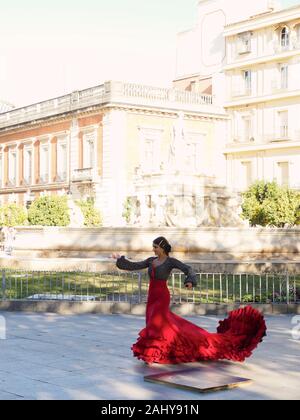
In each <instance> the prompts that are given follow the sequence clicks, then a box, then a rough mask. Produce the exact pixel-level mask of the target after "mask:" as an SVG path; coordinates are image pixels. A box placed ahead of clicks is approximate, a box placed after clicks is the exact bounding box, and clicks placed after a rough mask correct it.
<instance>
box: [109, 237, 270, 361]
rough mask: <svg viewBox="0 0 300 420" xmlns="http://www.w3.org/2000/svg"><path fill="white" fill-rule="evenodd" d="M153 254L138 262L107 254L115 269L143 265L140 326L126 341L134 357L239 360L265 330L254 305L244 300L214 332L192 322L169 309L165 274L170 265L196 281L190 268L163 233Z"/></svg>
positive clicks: (189, 285) (188, 284) (193, 283)
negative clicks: (145, 284) (145, 289)
mask: <svg viewBox="0 0 300 420" xmlns="http://www.w3.org/2000/svg"><path fill="white" fill-rule="evenodd" d="M153 251H154V253H155V257H151V258H148V259H147V260H145V261H141V262H131V261H128V260H127V259H126V258H125V257H124V256H120V255H118V254H113V258H114V259H116V260H117V263H116V264H117V267H118V268H119V269H121V270H127V271H139V270H142V269H146V268H148V273H149V276H150V287H149V295H148V302H147V309H146V328H144V329H143V330H142V331H141V332H140V333H139V339H138V341H137V343H135V344H134V345H133V346H132V351H133V354H134V356H135V357H137V358H138V359H141V360H144V361H145V362H146V363H148V364H151V363H159V364H178V363H190V362H197V361H202V360H215V361H216V360H222V359H227V360H233V361H238V362H243V361H244V360H245V359H246V358H247V357H250V356H251V354H252V351H253V350H254V349H255V348H256V347H257V345H258V344H259V343H260V342H261V341H262V339H263V337H264V336H265V335H266V324H265V321H264V318H263V316H262V315H261V313H260V312H259V311H257V310H256V309H253V308H252V307H251V306H247V307H246V308H243V309H238V310H235V311H233V312H231V313H230V314H229V317H228V318H227V319H225V320H224V321H220V325H219V327H218V329H217V333H209V332H208V331H206V330H204V329H202V328H200V327H198V326H197V325H195V324H192V323H191V322H189V321H187V320H185V319H183V318H181V317H179V316H178V315H176V314H174V313H173V312H171V311H170V309H169V306H170V292H169V289H168V287H167V280H168V278H169V276H170V274H171V271H172V270H173V269H175V268H177V269H179V270H181V271H182V272H183V273H184V274H185V275H186V279H185V286H186V287H187V288H188V289H192V288H193V287H195V286H196V285H197V280H196V274H195V273H194V272H193V270H192V268H191V267H189V266H188V265H185V264H183V263H182V262H180V261H178V260H176V259H175V258H171V257H170V256H169V254H170V252H171V245H170V244H169V242H168V241H167V240H166V239H165V238H163V237H160V238H157V239H155V241H153Z"/></svg>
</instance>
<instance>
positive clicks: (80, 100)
mask: <svg viewBox="0 0 300 420" xmlns="http://www.w3.org/2000/svg"><path fill="white" fill-rule="evenodd" d="M113 102H117V103H120V102H121V103H122V102H124V103H134V104H135V103H138V104H140V103H141V104H142V103H146V104H149V103H150V104H153V105H157V106H159V105H160V106H170V105H172V107H173V108H178V109H180V108H181V107H182V105H185V106H187V107H188V108H191V109H196V110H197V107H198V106H199V105H202V106H203V105H204V106H205V105H208V106H211V105H212V104H213V100H212V95H203V94H200V93H195V92H186V91H179V90H176V89H164V88H157V87H152V86H145V85H139V84H134V83H123V82H113V81H110V82H106V83H104V84H103V85H99V86H96V87H93V88H90V89H85V90H82V91H76V92H73V93H71V94H69V95H65V96H61V97H59V98H56V99H52V100H49V101H45V102H41V103H37V104H34V105H30V106H27V107H24V108H19V109H15V110H13V111H9V112H6V113H3V114H0V129H1V128H5V127H10V126H14V125H19V124H23V123H26V122H30V121H32V120H38V119H42V118H47V117H50V116H54V115H59V114H64V113H68V112H71V111H75V110H79V109H84V108H88V107H92V106H97V105H103V104H107V103H113Z"/></svg>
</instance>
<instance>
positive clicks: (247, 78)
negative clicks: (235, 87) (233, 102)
mask: <svg viewBox="0 0 300 420" xmlns="http://www.w3.org/2000/svg"><path fill="white" fill-rule="evenodd" d="M244 87H245V92H246V94H247V93H251V90H252V72H251V70H246V71H244Z"/></svg>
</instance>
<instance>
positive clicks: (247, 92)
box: [232, 86, 252, 98]
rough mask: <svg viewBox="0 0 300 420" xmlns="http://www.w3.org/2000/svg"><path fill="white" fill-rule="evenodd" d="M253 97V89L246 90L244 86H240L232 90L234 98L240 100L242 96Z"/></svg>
mask: <svg viewBox="0 0 300 420" xmlns="http://www.w3.org/2000/svg"><path fill="white" fill-rule="evenodd" d="M251 95H252V89H251V88H246V87H244V86H238V87H235V88H233V90H232V97H233V98H238V97H241V96H251Z"/></svg>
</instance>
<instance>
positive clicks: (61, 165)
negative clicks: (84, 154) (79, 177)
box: [57, 142, 68, 181]
mask: <svg viewBox="0 0 300 420" xmlns="http://www.w3.org/2000/svg"><path fill="white" fill-rule="evenodd" d="M67 165H68V160H67V143H65V142H59V143H58V144H57V175H58V180H59V181H66V179H67Z"/></svg>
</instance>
